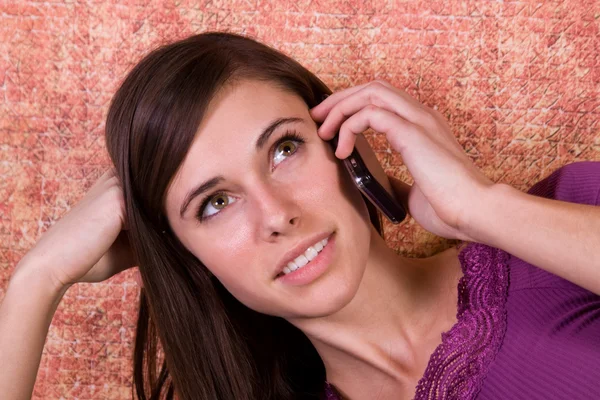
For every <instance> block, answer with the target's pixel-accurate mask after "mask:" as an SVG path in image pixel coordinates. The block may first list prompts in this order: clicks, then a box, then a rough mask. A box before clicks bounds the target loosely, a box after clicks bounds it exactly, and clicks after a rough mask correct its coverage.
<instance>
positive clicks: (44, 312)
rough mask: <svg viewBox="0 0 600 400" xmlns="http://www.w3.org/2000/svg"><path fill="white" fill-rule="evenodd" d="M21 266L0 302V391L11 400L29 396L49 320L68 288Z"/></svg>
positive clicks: (3, 396)
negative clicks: (0, 363) (1, 366)
mask: <svg viewBox="0 0 600 400" xmlns="http://www.w3.org/2000/svg"><path fill="white" fill-rule="evenodd" d="M20 267H21V268H20V269H21V270H20V271H18V273H15V274H14V275H13V277H12V278H11V280H10V282H9V284H8V288H7V290H6V294H5V296H4V299H3V301H2V303H1V304H0V361H1V362H2V365H3V368H2V369H1V370H0V393H2V396H1V397H2V398H5V399H14V400H17V399H18V400H20V399H23V400H25V399H30V398H31V395H32V392H33V387H34V384H35V379H36V376H37V372H38V368H39V365H40V360H41V357H42V350H43V348H44V343H45V340H46V336H47V334H48V329H49V327H50V323H51V321H52V317H53V316H54V312H55V311H56V308H57V307H58V304H59V303H60V300H61V299H62V297H63V295H64V293H65V292H66V290H67V288H66V287H65V288H60V289H58V288H54V287H52V285H51V284H50V282H48V281H47V280H45V279H44V278H43V277H42V276H40V275H39V274H35V273H33V269H30V270H31V271H32V273H29V272H28V271H27V268H23V267H25V266H24V265H21V266H20ZM26 271H27V272H26Z"/></svg>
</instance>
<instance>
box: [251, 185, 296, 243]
mask: <svg viewBox="0 0 600 400" xmlns="http://www.w3.org/2000/svg"><path fill="white" fill-rule="evenodd" d="M253 192H254V193H253V194H254V196H253V197H254V199H255V200H254V201H255V204H256V207H254V209H255V210H257V211H258V212H257V222H258V229H259V230H260V236H261V238H262V239H263V240H265V241H272V240H274V239H276V238H277V237H279V236H282V235H286V234H289V233H291V232H293V231H294V230H296V229H297V228H298V227H299V225H300V222H301V210H300V206H299V205H298V203H297V201H295V200H294V198H293V195H292V192H291V189H290V188H289V187H288V186H285V185H282V184H281V183H279V182H266V183H265V182H260V183H256V184H255V185H254V190H253Z"/></svg>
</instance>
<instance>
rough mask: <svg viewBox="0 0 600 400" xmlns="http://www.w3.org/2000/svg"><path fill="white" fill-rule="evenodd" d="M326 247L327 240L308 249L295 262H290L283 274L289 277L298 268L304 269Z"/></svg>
mask: <svg viewBox="0 0 600 400" xmlns="http://www.w3.org/2000/svg"><path fill="white" fill-rule="evenodd" d="M326 245H327V238H325V239H323V240H321V241H320V242H317V243H315V244H314V245H313V246H310V247H309V248H308V249H306V251H305V252H304V254H301V255H299V256H298V257H296V259H295V260H294V261H291V262H289V263H288V264H287V266H286V267H284V268H283V273H284V274H286V275H287V274H289V273H290V272H294V271H295V270H297V269H298V268H302V267H304V266H305V265H306V264H308V263H309V262H310V261H312V260H313V259H314V258H315V257H316V256H317V255H318V254H319V253H320V252H321V250H323V247H325V246H326Z"/></svg>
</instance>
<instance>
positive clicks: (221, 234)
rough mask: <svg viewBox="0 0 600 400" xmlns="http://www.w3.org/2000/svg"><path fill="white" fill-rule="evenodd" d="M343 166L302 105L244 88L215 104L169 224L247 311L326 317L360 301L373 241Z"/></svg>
mask: <svg viewBox="0 0 600 400" xmlns="http://www.w3.org/2000/svg"><path fill="white" fill-rule="evenodd" d="M340 165H341V164H340V163H339V162H338V161H337V160H336V159H335V156H334V155H333V152H332V150H331V148H330V147H329V144H328V143H327V142H325V141H323V140H322V139H320V138H319V137H318V135H317V126H316V124H315V122H314V121H313V120H312V119H311V117H310V114H309V110H308V107H307V105H306V103H304V101H303V100H302V99H301V98H300V97H298V96H296V95H294V94H290V93H289V92H285V91H283V90H281V89H278V88H277V87H276V86H274V85H272V84H269V83H265V82H254V81H243V82H240V83H238V84H236V85H234V86H231V87H228V88H226V89H224V90H223V91H221V92H220V93H219V95H218V96H217V97H215V99H214V100H213V101H212V102H211V105H210V107H209V108H208V110H207V113H206V115H205V118H204V119H203V121H202V123H201V125H200V127H199V130H198V133H197V136H196V139H195V141H194V142H193V144H192V146H191V148H190V151H189V153H188V154H187V157H186V159H185V160H184V162H183V164H182V166H181V168H180V170H179V171H178V174H177V175H176V177H175V179H174V180H173V182H172V184H171V186H170V187H169V190H168V193H167V200H166V212H167V217H168V219H169V222H170V225H171V227H172V229H173V231H174V233H175V234H176V235H177V237H178V238H179V239H180V240H181V242H182V243H183V244H184V246H186V247H187V248H188V249H189V251H190V252H191V253H192V254H194V255H195V256H196V257H197V258H198V259H199V260H200V261H202V263H204V264H205V265H206V267H207V268H208V269H209V270H210V271H211V272H212V273H213V274H214V275H215V276H216V277H217V278H218V279H219V280H220V281H221V283H222V284H223V285H224V286H225V287H226V288H227V290H229V292H230V293H231V294H232V295H233V296H235V297H236V298H237V299H238V300H239V301H241V302H242V303H243V304H245V305H246V306H248V307H250V308H252V309H254V310H256V311H258V312H262V313H265V314H270V315H277V316H281V317H284V318H288V319H289V318H304V317H318V316H324V315H328V314H331V313H333V312H335V311H337V310H339V309H340V308H342V307H343V306H344V305H346V304H347V303H348V302H349V301H350V300H351V299H352V297H353V296H354V294H355V293H356V290H357V289H358V285H359V283H360V280H361V278H362V275H363V272H364V269H365V266H366V262H367V255H368V253H369V243H370V237H371V234H372V233H373V232H374V231H372V230H371V225H370V222H369V216H368V212H367V209H366V206H365V204H364V202H363V200H362V198H361V196H360V192H359V191H358V190H357V189H356V188H355V187H354V186H353V184H352V183H351V181H350V180H349V178H348V177H347V174H346V173H345V172H343V171H342V167H341V166H340ZM197 188H200V189H201V190H200V191H196V189H197ZM195 191H196V194H197V195H196V196H194V197H192V198H191V200H190V198H189V195H190V193H194V192H195ZM185 204H187V207H183V208H185V211H184V212H183V216H180V212H181V210H182V206H183V205H185ZM323 239H328V242H327V244H326V245H325V246H324V247H322V248H321V245H322V244H323V242H322V240H323ZM319 242H321V244H319ZM300 255H302V257H301V256H300ZM303 257H305V258H303ZM306 261H308V263H307V264H306V265H304V266H302V264H304V263H305V262H306ZM289 262H293V264H289ZM284 267H285V269H284ZM295 267H298V269H297V270H295V271H293V272H290V271H291V270H293V269H294V268H295ZM288 272H289V273H288Z"/></svg>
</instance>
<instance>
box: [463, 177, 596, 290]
mask: <svg viewBox="0 0 600 400" xmlns="http://www.w3.org/2000/svg"><path fill="white" fill-rule="evenodd" d="M481 205H482V207H481V208H480V209H478V210H477V211H476V212H475V213H474V214H473V215H474V217H472V218H471V220H470V223H469V226H468V227H467V228H466V229H467V231H468V234H469V236H470V237H472V238H473V239H474V240H475V241H477V242H481V243H484V244H487V245H489V246H493V247H497V248H500V249H502V250H505V251H506V252H508V253H510V254H512V255H514V256H516V257H518V258H520V259H522V260H524V261H526V262H528V263H530V264H533V265H535V266H537V267H539V268H542V269H544V270H546V271H548V272H550V273H553V274H555V275H558V276H560V277H562V278H564V279H567V280H569V281H571V282H573V283H575V284H577V285H579V286H581V287H584V288H586V289H588V290H590V291H592V292H594V293H597V294H600V207H595V206H591V205H584V204H576V203H569V202H564V201H558V200H551V199H546V198H542V197H537V196H533V195H530V194H527V193H523V192H520V191H519V190H517V189H515V188H513V187H511V186H508V185H504V184H498V185H495V186H494V187H493V188H492V189H491V190H490V192H489V196H488V197H487V199H486V201H482V202H481Z"/></svg>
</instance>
